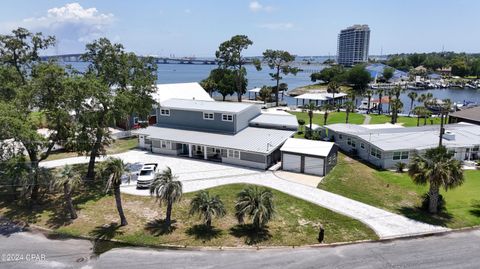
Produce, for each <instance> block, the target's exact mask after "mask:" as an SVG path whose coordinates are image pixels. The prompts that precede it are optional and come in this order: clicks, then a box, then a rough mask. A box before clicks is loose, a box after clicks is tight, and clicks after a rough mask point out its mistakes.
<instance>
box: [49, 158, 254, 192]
mask: <svg viewBox="0 0 480 269" xmlns="http://www.w3.org/2000/svg"><path fill="white" fill-rule="evenodd" d="M108 157H116V158H120V159H122V160H123V161H124V162H126V163H128V164H129V167H130V170H131V171H132V172H136V171H138V170H140V168H141V167H142V164H144V163H152V162H154V163H158V164H159V165H160V169H164V168H165V167H167V166H169V167H170V168H171V169H172V171H173V173H174V174H175V175H177V176H178V179H179V180H180V181H185V180H193V179H208V178H218V177H228V176H239V175H249V174H256V173H261V172H263V170H257V169H250V168H244V167H239V166H233V165H228V164H224V163H216V162H211V161H205V160H201V159H189V158H185V157H175V156H166V155H159V154H153V153H150V152H148V151H142V150H130V151H127V152H124V153H119V154H113V155H109V156H108ZM105 159H106V158H104V157H100V158H97V160H98V161H99V162H101V161H104V160H105ZM88 161H89V158H86V157H83V156H82V157H73V158H65V159H60V160H53V161H46V162H41V163H40V165H41V166H42V167H47V168H53V167H59V166H63V165H65V164H80V163H88ZM131 184H136V182H135V179H133V181H132V182H131Z"/></svg>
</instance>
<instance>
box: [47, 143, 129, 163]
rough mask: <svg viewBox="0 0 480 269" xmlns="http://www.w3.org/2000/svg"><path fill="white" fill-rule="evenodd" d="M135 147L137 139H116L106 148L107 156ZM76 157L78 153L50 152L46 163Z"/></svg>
mask: <svg viewBox="0 0 480 269" xmlns="http://www.w3.org/2000/svg"><path fill="white" fill-rule="evenodd" d="M137 147H138V138H137V137H131V138H124V139H117V140H114V141H113V143H112V144H111V145H110V146H108V147H107V154H117V153H122V152H125V151H129V150H132V149H135V148H137ZM77 156H78V153H76V152H66V151H62V150H59V151H55V152H52V153H51V154H50V155H49V156H48V158H47V161H51V160H58V159H64V158H70V157H77Z"/></svg>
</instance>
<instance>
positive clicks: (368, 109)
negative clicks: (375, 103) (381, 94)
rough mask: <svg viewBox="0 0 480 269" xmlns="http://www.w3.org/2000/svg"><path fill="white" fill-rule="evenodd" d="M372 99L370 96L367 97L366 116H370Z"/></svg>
mask: <svg viewBox="0 0 480 269" xmlns="http://www.w3.org/2000/svg"><path fill="white" fill-rule="evenodd" d="M371 99H372V96H368V102H367V114H370V100H371Z"/></svg>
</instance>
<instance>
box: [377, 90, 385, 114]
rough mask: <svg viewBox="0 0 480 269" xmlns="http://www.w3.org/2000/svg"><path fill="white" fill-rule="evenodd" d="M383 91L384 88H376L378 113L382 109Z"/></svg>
mask: <svg viewBox="0 0 480 269" xmlns="http://www.w3.org/2000/svg"><path fill="white" fill-rule="evenodd" d="M384 92H385V90H384V89H378V90H377V94H378V107H377V108H378V115H380V114H381V113H382V112H383V111H382V98H383V93H384Z"/></svg>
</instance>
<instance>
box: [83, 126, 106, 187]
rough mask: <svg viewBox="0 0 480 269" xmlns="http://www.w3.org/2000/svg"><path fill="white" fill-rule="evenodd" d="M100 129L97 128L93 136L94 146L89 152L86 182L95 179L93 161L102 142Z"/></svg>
mask: <svg viewBox="0 0 480 269" xmlns="http://www.w3.org/2000/svg"><path fill="white" fill-rule="evenodd" d="M100 129H101V127H100V128H97V133H96V135H95V144H94V145H93V147H92V151H91V152H90V160H89V161H88V171H87V176H86V180H94V179H95V159H96V157H97V154H98V150H99V149H100V145H101V143H102V140H103V135H102V132H103V130H100Z"/></svg>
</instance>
